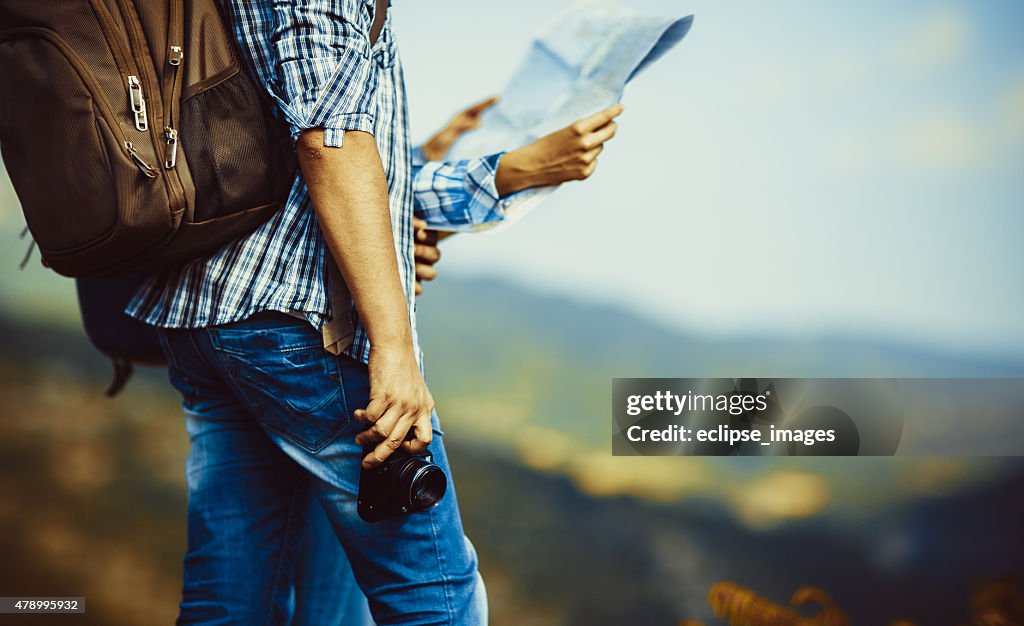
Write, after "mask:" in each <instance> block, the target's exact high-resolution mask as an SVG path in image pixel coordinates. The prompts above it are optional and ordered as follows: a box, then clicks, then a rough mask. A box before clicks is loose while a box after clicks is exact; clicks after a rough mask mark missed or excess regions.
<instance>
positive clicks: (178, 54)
mask: <svg viewBox="0 0 1024 626" xmlns="http://www.w3.org/2000/svg"><path fill="white" fill-rule="evenodd" d="M184 58H185V51H184V50H182V49H181V46H171V53H170V54H169V55H167V62H168V63H170V64H171V65H174V66H178V65H181V61H182V59H184Z"/></svg>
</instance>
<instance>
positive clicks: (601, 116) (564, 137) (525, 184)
mask: <svg viewBox="0 0 1024 626" xmlns="http://www.w3.org/2000/svg"><path fill="white" fill-rule="evenodd" d="M620 113H622V105H621V104H615V105H612V106H610V107H608V108H607V109H605V110H603V111H599V112H597V113H595V114H594V115H591V116H590V117H585V118H583V119H581V120H577V121H576V122H573V123H572V124H570V125H569V126H566V127H565V128H563V129H561V130H557V131H555V132H553V133H551V134H550V135H547V136H545V137H541V138H540V139H538V140H537V141H535V142H533V143H531V144H529V145H527V146H524V147H522V148H519V149H518V150H513V151H511V152H508V153H506V154H505V155H504V156H503V157H501V161H499V162H498V172H497V175H496V176H495V184H496V186H497V188H498V194H499V195H501V196H502V197H505V196H507V195H509V194H513V193H515V192H517V191H522V190H523V189H529V188H530V187H546V186H548V185H560V184H562V183H565V182H569V181H571V180H584V179H586V178H589V177H590V175H591V174H593V173H594V169H595V168H596V167H597V155H599V154H601V150H603V149H604V144H605V142H606V141H608V140H609V139H611V138H612V137H614V136H615V131H616V130H617V129H618V125H617V124H616V123H615V122H614V120H615V118H616V117H618V116H619V114H620Z"/></svg>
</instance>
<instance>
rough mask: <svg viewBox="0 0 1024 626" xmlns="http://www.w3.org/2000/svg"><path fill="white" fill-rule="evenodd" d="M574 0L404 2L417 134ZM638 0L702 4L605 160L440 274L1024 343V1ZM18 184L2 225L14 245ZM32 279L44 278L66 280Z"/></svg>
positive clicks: (902, 334) (398, 14)
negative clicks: (822, 0) (588, 176)
mask: <svg viewBox="0 0 1024 626" xmlns="http://www.w3.org/2000/svg"><path fill="white" fill-rule="evenodd" d="M569 4H570V3H569V2H550V1H547V2H541V1H539V0H521V1H519V2H515V3H506V2H497V1H494V0H481V1H478V2H464V1H458V2H457V1H456V0H432V1H431V2H413V1H410V0H397V2H395V10H394V17H395V29H396V31H397V37H398V41H399V46H400V48H401V51H402V57H403V62H404V65H405V74H406V79H407V85H408V92H409V103H410V108H411V120H412V126H413V137H414V139H418V140H423V139H425V138H426V137H428V136H429V135H430V133H431V132H432V131H433V130H435V129H436V128H438V127H439V126H440V125H442V124H443V123H444V121H445V120H447V119H448V117H449V116H450V115H451V114H452V113H454V112H455V111H456V110H458V109H459V108H461V107H463V106H464V105H467V104H469V103H472V102H475V101H477V100H479V99H481V98H483V97H485V96H488V95H490V94H493V93H500V91H501V90H502V88H503V86H504V84H505V82H506V81H507V79H508V78H509V77H510V76H511V74H512V72H513V70H514V69H515V67H516V66H517V65H518V63H519V61H520V59H521V58H522V56H523V54H524V53H525V51H526V48H527V46H528V44H529V41H530V37H531V33H533V32H534V31H536V30H537V29H538V28H539V26H540V24H541V23H542V22H543V21H544V20H545V19H546V18H547V17H548V16H550V15H552V14H554V13H556V12H558V11H560V10H561V9H562V8H563V7H565V6H568V5H569ZM628 6H630V7H631V8H633V9H634V10H636V11H638V12H643V13H650V14H654V15H662V16H668V17H681V16H683V15H688V14H691V13H692V14H694V16H695V18H694V24H693V28H692V29H691V31H690V33H689V35H688V36H687V37H686V39H684V40H683V41H682V42H681V43H680V44H679V45H678V46H677V47H676V48H675V49H674V50H672V51H670V52H669V53H668V54H667V55H666V56H665V57H664V58H662V59H661V60H659V61H658V62H657V63H655V64H654V65H653V66H652V67H651V68H650V69H648V70H647V71H646V72H645V73H643V74H641V75H640V76H639V77H638V78H637V79H636V80H635V81H634V82H633V83H631V84H630V85H629V88H628V89H627V91H626V94H625V97H624V100H623V102H624V104H625V105H626V112H625V113H624V114H623V115H622V117H621V118H620V120H619V121H620V131H619V135H618V136H617V137H616V138H615V139H614V140H613V142H612V143H611V144H610V145H609V146H608V149H607V150H606V151H605V152H604V153H603V154H602V156H601V162H600V166H599V167H598V170H597V173H596V174H595V175H594V177H593V178H592V179H590V180H588V181H586V182H585V183H574V184H570V185H566V186H565V187H563V188H562V189H560V190H559V192H558V193H556V194H555V195H554V196H552V197H551V198H550V199H549V200H548V201H547V202H546V203H545V204H544V205H543V206H542V207H541V208H540V209H538V210H536V211H534V212H533V213H532V214H530V215H529V216H528V217H527V218H526V219H524V220H522V221H520V222H519V223H517V224H516V225H514V226H513V227H511V228H509V229H507V230H505V231H503V232H501V233H498V234H491V235H470V236H466V235H460V236H459V237H456V238H454V239H453V240H451V241H449V242H446V243H445V244H444V260H443V261H442V263H441V265H440V266H439V269H440V271H441V275H442V277H443V276H444V275H445V274H448V275H467V274H472V275H478V274H482V275H486V276H496V277H499V278H503V279H507V280H512V281H515V282H518V283H521V284H524V285H528V286H530V287H531V288H534V289H537V290H542V291H550V292H555V293H559V294H563V295H565V296H568V297H572V298H575V299H581V300H585V301H600V302H606V303H613V304H616V305H617V306H620V307H624V308H626V309H629V310H631V311H634V312H637V313H639V314H641V315H643V316H646V317H648V318H650V319H653V320H655V321H658V322H661V323H663V324H666V325H668V326H670V327H674V328H678V329H681V330H684V331H688V332H692V333H697V334H704V335H711V336H727V337H728V336H738V337H745V336H765V337H768V336H771V337H778V336H798V337H799V336H805V335H817V334H823V333H842V334H845V335H853V336H858V335H862V336H870V337H877V338H882V339H886V338H889V339H897V340H901V341H905V342H910V343H917V344H924V345H927V346H930V347H937V348H941V349H947V350H960V351H964V352H968V353H974V352H984V353H1000V354H1009V355H1013V356H1017V355H1019V354H1020V353H1021V350H1022V349H1024V322H1022V320H1024V281H1022V280H1021V276H1020V273H1021V272H1020V270H1021V268H1022V267H1024V246H1022V245H1021V234H1022V233H1024V43H1022V42H1024V38H1021V37H1020V36H1019V34H1020V33H1019V31H1020V24H1024V4H1022V3H1020V2H1016V1H1013V0H993V1H990V2H984V3H969V2H941V1H939V2H937V1H930V2H924V1H911V2H901V3H891V2H882V1H859V2H829V3H807V2H796V1H780V2H772V3H764V2H756V1H753V0H749V1H744V0H733V1H730V2H714V1H711V0H694V1H692V2H678V1H676V2H670V1H667V0H640V1H634V2H629V3H628ZM3 182H4V185H2V188H0V196H2V198H0V200H2V204H3V205H4V207H5V209H6V210H5V211H3V213H2V214H0V228H2V230H3V232H4V239H5V240H6V241H8V244H7V245H5V248H7V247H11V249H10V254H9V255H7V256H11V257H12V258H13V257H20V254H21V250H22V243H23V242H21V241H16V240H15V236H16V235H15V234H14V233H16V232H17V231H20V229H21V226H22V224H23V222H22V220H21V216H20V215H18V214H17V212H16V211H13V210H11V208H12V207H14V206H16V200H15V199H14V196H13V192H12V191H11V190H10V188H9V187H8V186H7V181H3ZM14 248H17V250H16V251H15V250H14ZM38 278H39V283H38V284H39V291H40V293H39V294H38V295H39V297H40V298H41V299H42V300H45V299H46V297H52V296H47V294H50V293H55V292H56V291H57V290H60V291H61V292H62V293H64V294H65V295H70V285H64V284H63V282H66V281H60V279H57V278H56V277H52V278H51V277H48V276H47V277H43V276H39V277H38ZM0 281H3V282H5V283H6V282H9V281H7V280H5V279H4V278H3V277H2V275H0ZM58 283H60V284H58ZM0 286H2V285H0ZM42 291H46V293H42ZM426 298H427V300H426V302H429V289H428V291H427V294H426ZM426 302H425V304H426Z"/></svg>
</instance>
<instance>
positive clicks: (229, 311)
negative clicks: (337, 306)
mask: <svg viewBox="0 0 1024 626" xmlns="http://www.w3.org/2000/svg"><path fill="white" fill-rule="evenodd" d="M221 3H222V6H223V8H224V13H225V17H226V19H227V20H228V23H229V24H230V25H231V27H232V28H233V31H234V34H235V37H236V39H237V41H238V44H239V47H240V48H241V50H242V52H243V54H242V56H243V58H244V60H245V63H246V65H247V69H248V70H249V71H250V73H251V74H252V75H253V77H254V78H255V80H256V81H257V84H259V85H263V86H264V87H265V88H266V89H267V91H268V92H269V93H270V95H271V96H272V97H273V98H274V100H275V101H276V102H277V104H278V105H279V109H280V113H281V115H282V116H283V117H284V118H285V119H286V120H287V121H288V123H289V125H290V128H291V132H292V138H293V139H294V138H296V137H297V136H298V135H299V133H301V132H302V131H303V130H306V129H309V128H323V129H324V144H325V145H327V146H333V147H341V145H342V143H343V140H344V133H345V131H346V130H358V131H365V132H369V133H372V134H373V135H374V137H375V138H376V140H377V146H378V148H379V150H380V155H381V159H382V161H383V163H384V170H385V173H386V175H387V181H388V192H389V199H390V205H391V222H392V225H393V228H394V238H395V247H396V253H397V255H398V270H399V274H400V276H401V282H402V286H403V288H404V289H405V293H406V298H407V300H408V303H409V319H410V321H411V322H412V327H413V337H414V338H415V337H416V332H415V331H416V322H415V320H416V317H415V303H414V290H413V285H414V281H415V270H414V268H415V265H414V261H413V246H414V243H413V237H412V215H413V211H414V199H415V201H417V202H416V205H417V208H418V210H419V211H420V213H422V214H423V216H424V217H426V218H428V219H429V221H430V222H431V223H432V224H433V225H435V226H438V227H445V226H447V225H453V226H458V225H461V224H465V223H466V220H477V221H494V220H496V219H501V215H502V213H503V210H502V205H501V203H500V202H499V199H498V193H497V190H496V188H495V184H494V175H495V172H496V171H497V166H498V160H499V159H500V157H501V155H500V154H498V155H492V156H488V157H484V158H480V159H471V160H467V161H459V162H455V163H445V164H427V163H422V162H417V163H416V167H415V168H414V167H413V162H412V159H411V154H410V149H409V132H408V122H407V107H406V98H405V87H404V82H403V75H402V66H401V62H400V60H399V57H398V51H397V48H396V46H395V41H394V37H393V34H392V31H391V15H390V13H391V11H390V9H389V11H388V16H387V19H386V21H385V24H384V28H383V30H382V31H381V34H380V36H379V37H378V39H377V41H376V43H375V44H374V45H373V46H372V48H371V46H370V40H369V32H370V27H371V24H372V21H373V11H374V1H373V0H317V1H306V2H291V3H281V2H280V1H279V0H256V1H254V0H221ZM414 179H415V180H414ZM414 188H415V190H416V191H415V197H414ZM449 217H450V218H451V219H450V220H449V219H448V218H449ZM328 254H329V252H328V251H327V246H326V244H325V242H324V239H323V237H322V235H321V233H320V229H319V226H318V224H317V220H316V216H315V214H314V212H313V207H312V204H311V202H310V199H309V193H308V190H307V188H306V185H305V182H304V181H303V180H302V177H301V175H300V176H297V177H296V180H295V182H294V184H293V185H292V188H291V192H290V194H289V196H288V200H287V202H286V203H285V205H284V207H283V209H282V210H281V211H279V212H278V213H277V214H276V215H274V216H273V217H272V218H271V219H270V220H269V221H267V222H266V223H265V224H263V225H262V226H260V227H259V228H258V229H256V230H255V231H254V232H253V233H252V234H250V235H248V236H247V237H244V238H242V239H240V240H237V241H234V242H232V243H230V244H227V245H225V246H223V247H222V248H221V249H220V250H218V251H216V252H215V253H213V254H212V255H209V256H207V257H204V258H200V259H197V260H195V261H192V262H189V263H188V264H186V265H184V266H182V267H179V268H175V269H172V270H167V271H164V272H162V273H160V274H158V275H157V276H154V277H153V278H152V279H151V280H150V281H148V282H147V283H146V284H145V285H143V286H142V287H141V288H140V290H139V292H138V293H136V295H135V297H134V298H133V300H132V302H131V303H129V305H128V307H127V309H126V311H127V312H128V314H130V315H132V316H133V317H136V318H138V319H140V320H142V321H144V322H146V323H148V324H152V325H154V326H162V327H167V328H203V327H206V326H215V325H219V324H226V323H229V322H235V321H239V320H242V319H245V318H247V317H249V316H250V315H252V314H254V313H257V312H260V311H282V312H287V313H298V314H301V315H302V316H304V317H305V318H306V319H308V320H309V322H310V323H311V324H313V325H314V326H315V327H316V328H317V329H320V328H321V326H322V325H323V323H324V322H325V321H326V320H329V319H330V315H331V310H330V297H329V291H328V286H327V280H328V278H327V276H328V272H327V269H328V266H327V264H326V263H325V260H326V259H327V258H328V257H327V255H328ZM353 311H354V309H353ZM353 315H355V313H353ZM354 321H355V327H356V335H355V341H354V343H353V344H352V346H351V347H350V348H349V349H348V353H349V354H350V355H351V356H352V357H354V358H357V359H361V360H362V361H364V362H366V361H367V360H368V359H369V353H370V345H369V341H368V339H367V337H366V332H365V330H364V328H363V327H362V325H361V324H360V323H359V320H358V319H356V320H354ZM417 345H418V341H417ZM417 350H418V348H417Z"/></svg>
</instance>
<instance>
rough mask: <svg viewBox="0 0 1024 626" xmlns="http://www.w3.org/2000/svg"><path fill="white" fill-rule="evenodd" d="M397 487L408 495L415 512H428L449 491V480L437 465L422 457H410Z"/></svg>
mask: <svg viewBox="0 0 1024 626" xmlns="http://www.w3.org/2000/svg"><path fill="white" fill-rule="evenodd" d="M398 476H399V478H398V485H397V487H398V488H399V489H401V490H402V492H404V493H407V494H408V501H409V506H410V508H411V509H412V510H413V511H426V510H428V509H432V508H434V507H435V506H437V503H438V502H440V501H441V498H442V497H443V496H444V492H445V491H446V490H447V489H448V478H447V477H446V476H445V475H444V471H443V470H441V468H440V467H438V466H437V465H435V464H433V463H430V462H429V461H425V460H424V459H423V458H422V457H418V456H413V457H409V459H408V460H407V461H406V463H405V466H404V467H403V468H402V471H400V472H399V473H398Z"/></svg>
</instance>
